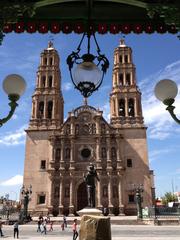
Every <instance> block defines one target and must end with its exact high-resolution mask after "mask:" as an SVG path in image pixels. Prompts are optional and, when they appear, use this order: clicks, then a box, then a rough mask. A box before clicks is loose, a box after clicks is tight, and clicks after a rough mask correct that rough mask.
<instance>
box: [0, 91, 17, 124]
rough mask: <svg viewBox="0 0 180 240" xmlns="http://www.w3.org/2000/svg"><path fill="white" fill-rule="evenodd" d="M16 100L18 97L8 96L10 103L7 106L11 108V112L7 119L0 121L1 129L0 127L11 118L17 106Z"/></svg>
mask: <svg viewBox="0 0 180 240" xmlns="http://www.w3.org/2000/svg"><path fill="white" fill-rule="evenodd" d="M18 99H19V96H18V95H9V100H10V101H11V102H10V103H9V106H10V107H11V110H10V111H9V114H8V116H7V117H5V118H2V119H0V127H2V125H3V124H4V123H6V122H7V121H8V120H9V119H10V118H11V117H12V116H13V114H14V111H15V109H16V107H17V106H18V104H17V101H18Z"/></svg>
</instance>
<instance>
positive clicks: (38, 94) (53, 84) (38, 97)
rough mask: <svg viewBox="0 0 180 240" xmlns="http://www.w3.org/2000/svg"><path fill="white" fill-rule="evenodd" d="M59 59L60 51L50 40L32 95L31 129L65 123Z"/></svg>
mask: <svg viewBox="0 0 180 240" xmlns="http://www.w3.org/2000/svg"><path fill="white" fill-rule="evenodd" d="M59 61H60V60H59V55H58V52H57V51H56V49H55V48H54V46H53V43H52V42H51V41H50V42H49V43H48V47H47V48H46V49H44V50H43V52H42V53H41V56H40V64H39V67H38V71H37V77H36V88H35V92H34V94H33V96H32V115H31V119H30V124H29V128H30V129H36V128H38V129H39V128H42V129H56V128H59V127H60V125H61V124H62V123H63V118H64V109H63V108H64V101H63V96H62V92H61V72H60V69H59Z"/></svg>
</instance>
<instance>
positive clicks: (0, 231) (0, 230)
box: [0, 220, 4, 237]
mask: <svg viewBox="0 0 180 240" xmlns="http://www.w3.org/2000/svg"><path fill="white" fill-rule="evenodd" d="M2 225H3V223H2V222H1V220H0V234H1V237H4V235H3V232H2Z"/></svg>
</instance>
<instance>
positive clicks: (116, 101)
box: [115, 96, 119, 117]
mask: <svg viewBox="0 0 180 240" xmlns="http://www.w3.org/2000/svg"><path fill="white" fill-rule="evenodd" d="M115 109H116V110H115V111H116V114H115V115H116V117H118V116H119V103H118V98H117V96H116V99H115Z"/></svg>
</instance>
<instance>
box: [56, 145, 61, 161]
mask: <svg viewBox="0 0 180 240" xmlns="http://www.w3.org/2000/svg"><path fill="white" fill-rule="evenodd" d="M60 154H61V149H60V148H57V149H56V153H55V160H56V161H58V160H60Z"/></svg>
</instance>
